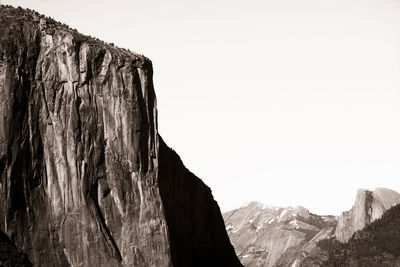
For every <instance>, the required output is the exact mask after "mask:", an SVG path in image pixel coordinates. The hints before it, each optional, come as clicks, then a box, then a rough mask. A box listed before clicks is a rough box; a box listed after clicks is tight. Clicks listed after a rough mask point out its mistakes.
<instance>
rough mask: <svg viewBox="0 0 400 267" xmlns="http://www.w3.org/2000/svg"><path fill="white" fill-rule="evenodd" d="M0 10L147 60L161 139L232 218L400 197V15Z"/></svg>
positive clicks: (104, 7) (227, 7) (312, 8)
mask: <svg viewBox="0 0 400 267" xmlns="http://www.w3.org/2000/svg"><path fill="white" fill-rule="evenodd" d="M1 3H2V4H11V5H13V6H18V5H20V6H22V7H24V8H31V9H34V10H36V11H38V12H40V13H43V14H45V15H46V16H51V17H53V18H54V19H56V20H57V21H61V22H64V23H67V24H68V25H69V26H71V27H73V28H76V29H77V30H78V31H80V32H81V33H83V34H87V35H91V36H95V37H98V38H99V39H103V40H105V41H107V42H110V43H111V42H112V43H115V44H116V45H117V46H120V47H125V48H129V49H130V50H132V51H135V52H137V53H140V54H144V55H145V56H147V57H149V58H150V59H151V60H152V61H153V68H154V87H155V91H156V95H157V102H158V125H159V132H160V134H161V135H162V136H163V138H164V140H165V141H166V143H167V144H168V145H169V146H171V147H172V148H173V149H174V150H176V151H177V153H178V154H179V155H180V157H181V158H182V160H183V162H184V164H185V165H186V167H187V168H188V169H190V170H191V171H192V172H193V173H194V174H196V175H197V176H198V177H200V178H201V179H202V180H203V181H204V182H205V183H206V184H207V185H208V186H209V187H210V188H211V189H212V191H213V195H214V198H215V199H216V200H217V201H218V204H219V205H220V208H221V210H223V211H228V210H231V209H234V208H238V207H240V206H242V205H243V204H244V203H246V202H250V201H258V202H260V203H263V204H267V205H273V206H282V207H285V206H297V205H299V206H303V207H305V208H307V209H309V210H310V211H311V212H313V213H317V214H333V215H339V214H340V213H341V212H342V211H344V210H348V209H350V208H351V206H352V205H353V202H354V200H355V197H356V193H357V189H359V188H365V189H374V188H376V187H386V188H390V189H393V190H396V191H399V190H400V186H399V185H398V182H397V180H398V179H399V177H400V139H399V138H400V32H399V30H398V29H400V16H398V14H400V1H395V0H388V1H379V0H367V1H361V0H347V1H345V0H336V1H333V0H323V1H320V0H303V1H297V0H266V1H261V0H251V1H244V0H231V1H228V0H220V1H209V0H205V1H201V2H196V1H180V0H172V1H156V0H148V1H146V2H139V1H127V0H115V1H112V2H111V1H94V0H87V1H77V0H71V1H68V2H65V1H59V0H29V1H28V0H2V1H1Z"/></svg>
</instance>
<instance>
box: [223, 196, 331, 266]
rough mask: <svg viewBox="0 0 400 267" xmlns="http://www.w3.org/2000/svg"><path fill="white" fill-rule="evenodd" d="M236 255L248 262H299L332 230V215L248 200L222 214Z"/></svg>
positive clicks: (246, 264) (272, 264)
mask: <svg viewBox="0 0 400 267" xmlns="http://www.w3.org/2000/svg"><path fill="white" fill-rule="evenodd" d="M223 216H224V220H225V224H226V227H227V228H226V229H227V231H228V235H229V237H230V240H231V242H232V244H233V245H234V247H235V250H236V252H237V253H238V256H239V259H240V260H241V262H242V264H243V265H244V266H246V267H250V266H263V267H264V266H268V267H269V266H271V267H272V266H292V265H293V264H300V263H301V261H302V260H303V259H304V258H305V257H307V255H308V254H309V253H311V252H312V251H313V250H314V249H315V248H316V244H317V242H318V241H319V240H321V239H324V238H327V237H329V236H331V235H332V234H333V231H334V227H335V225H336V218H335V217H333V216H318V215H315V214H312V213H310V212H309V211H308V210H307V209H305V208H303V207H296V208H291V207H289V208H279V207H270V206H265V205H262V204H260V203H257V202H251V203H249V204H248V205H245V206H243V207H241V208H239V209H236V210H233V211H230V212H226V213H224V214H223Z"/></svg>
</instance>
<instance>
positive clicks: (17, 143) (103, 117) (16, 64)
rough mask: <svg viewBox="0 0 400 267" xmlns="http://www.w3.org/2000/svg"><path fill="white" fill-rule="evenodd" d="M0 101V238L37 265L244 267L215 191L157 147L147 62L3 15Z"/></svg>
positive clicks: (26, 18) (15, 14)
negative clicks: (232, 242)
mask: <svg viewBox="0 0 400 267" xmlns="http://www.w3.org/2000/svg"><path fill="white" fill-rule="evenodd" d="M0 101H1V105H0V114H2V116H1V117H0V175H1V177H0V203H4V204H3V205H1V206H0V230H1V231H3V232H4V233H5V234H6V235H7V236H8V237H9V239H10V241H12V242H13V243H14V244H15V245H16V247H17V248H18V250H20V251H22V252H24V253H26V254H27V255H28V256H29V260H30V262H32V264H33V265H34V266H172V265H173V266H214V265H213V264H210V265H206V264H207V263H212V262H214V261H215V259H216V261H215V262H218V263H221V264H222V265H218V266H240V263H239V261H238V260H237V258H236V255H235V253H234V250H233V248H232V247H231V245H230V243H229V239H228V237H227V236H226V232H225V231H224V229H223V220H222V218H221V215H220V213H219V208H218V206H217V204H216V203H215V202H214V201H213V199H212V195H211V192H210V190H209V189H208V188H207V187H206V186H205V185H204V184H202V183H200V182H199V181H198V179H197V178H195V177H192V176H189V175H188V174H182V173H183V172H184V171H182V170H183V169H184V167H183V165H182V163H181V162H178V161H177V160H176V157H177V155H175V154H173V152H171V151H170V150H169V148H168V147H167V146H166V145H165V144H164V143H162V145H161V148H160V145H159V143H160V141H159V136H158V132H157V117H156V116H157V109H156V98H155V93H154V90H153V83H152V66H151V62H150V60H148V59H147V58H145V57H143V56H140V55H137V54H134V53H132V52H129V51H127V50H123V49H119V48H116V47H114V46H112V45H107V44H105V43H103V42H101V41H99V40H97V39H93V38H88V37H86V36H83V35H81V34H79V33H77V32H76V31H75V30H71V29H70V28H68V27H67V26H65V25H61V24H59V23H56V22H55V21H54V20H52V19H50V18H45V17H44V16H41V15H39V14H38V13H36V12H32V11H29V10H23V9H20V8H18V9H14V8H12V7H9V6H1V7H0ZM159 150H161V153H160V151H159ZM160 154H163V156H162V157H165V158H161V156H160ZM170 163H171V164H175V163H176V164H178V165H177V166H166V165H168V164H170ZM160 164H161V165H163V166H164V167H160ZM176 170H177V171H176ZM164 171H166V173H164ZM160 178H161V179H162V182H161V183H160V187H159V179H160ZM196 179H197V180H196ZM170 183H171V184H174V185H176V186H177V188H171V186H170ZM161 185H163V186H161ZM192 194H197V195H196V196H193V197H191V196H190V197H189V199H190V200H191V202H189V203H188V202H183V201H181V200H179V199H180V198H187V196H188V195H192ZM175 203H179V204H180V205H181V206H178V207H174V206H173V205H174V204H175ZM164 206H165V209H164ZM192 209H194V210H197V211H193V210H192ZM178 218H179V221H178ZM198 218H201V220H203V221H201V222H203V224H201V225H200V226H201V227H200V226H199V222H198V221H193V220H194V219H198ZM197 226H199V228H196V227H197ZM221 231H222V232H221ZM186 234H188V235H187V236H182V235H186ZM189 243H190V246H186V245H187V244H189ZM182 252H187V254H186V255H180V253H182ZM200 256H204V258H203V259H202V260H203V262H202V263H205V265H204V264H203V265H202V264H201V263H200V264H197V262H196V261H197V260H198V259H199V257H200ZM187 263H189V265H185V264H187ZM215 266H217V265H215Z"/></svg>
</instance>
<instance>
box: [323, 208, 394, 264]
mask: <svg viewBox="0 0 400 267" xmlns="http://www.w3.org/2000/svg"><path fill="white" fill-rule="evenodd" d="M323 266H327V267H336V266H337V267H341V266H343V267H344V266H346V267H347V266H349V267H363V266H371V267H375V266H376V267H385V266H386V267H393V266H400V205H397V206H394V207H392V208H391V209H389V210H388V211H386V212H385V213H384V214H383V216H382V217H381V218H379V219H377V220H375V221H374V222H372V223H371V224H369V225H368V226H366V227H365V228H364V229H363V230H360V231H357V232H356V233H355V234H354V235H353V236H352V237H351V238H350V239H349V241H348V242H347V243H345V244H336V245H334V246H333V247H332V248H331V251H330V257H329V260H328V261H326V262H325V263H324V265H323Z"/></svg>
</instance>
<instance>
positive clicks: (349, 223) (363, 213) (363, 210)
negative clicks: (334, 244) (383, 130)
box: [335, 188, 400, 243]
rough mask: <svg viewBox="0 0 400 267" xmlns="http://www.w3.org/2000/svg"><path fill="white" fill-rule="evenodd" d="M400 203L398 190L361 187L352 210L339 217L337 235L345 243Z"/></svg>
mask: <svg viewBox="0 0 400 267" xmlns="http://www.w3.org/2000/svg"><path fill="white" fill-rule="evenodd" d="M399 203H400V194H399V193H397V192H396V191H393V190H390V189H386V188H377V189H375V190H373V191H369V190H365V189H359V190H358V192H357V197H356V201H355V203H354V206H353V207H352V208H351V210H350V211H345V212H343V213H342V215H341V216H340V217H339V220H338V224H337V226H336V230H335V235H336V237H337V239H338V240H339V241H340V242H342V243H344V242H347V241H348V240H349V239H350V237H351V236H352V235H353V234H354V233H355V232H356V231H358V230H361V229H363V228H364V227H365V226H367V225H368V224H370V223H372V222H373V221H375V220H376V219H379V218H380V217H381V216H382V215H383V213H384V212H385V211H386V210H388V209H390V208H391V207H392V206H394V205H397V204H399Z"/></svg>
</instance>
